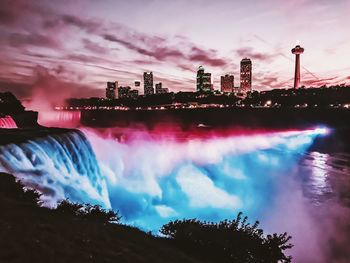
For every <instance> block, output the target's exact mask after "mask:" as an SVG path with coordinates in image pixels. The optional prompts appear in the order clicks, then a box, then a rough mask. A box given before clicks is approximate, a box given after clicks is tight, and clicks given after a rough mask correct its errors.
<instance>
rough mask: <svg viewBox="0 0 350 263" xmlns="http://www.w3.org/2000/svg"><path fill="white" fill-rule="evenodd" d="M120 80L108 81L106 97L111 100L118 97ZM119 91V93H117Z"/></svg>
mask: <svg viewBox="0 0 350 263" xmlns="http://www.w3.org/2000/svg"><path fill="white" fill-rule="evenodd" d="M117 87H118V81H116V82H110V81H109V82H107V88H106V98H107V99H110V100H114V99H116V98H118V89H117ZM116 93H117V94H116Z"/></svg>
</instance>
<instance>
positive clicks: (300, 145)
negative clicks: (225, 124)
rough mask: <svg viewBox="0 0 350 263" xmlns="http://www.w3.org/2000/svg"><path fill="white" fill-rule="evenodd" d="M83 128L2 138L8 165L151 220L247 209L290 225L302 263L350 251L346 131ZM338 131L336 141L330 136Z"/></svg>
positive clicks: (127, 217) (42, 184)
mask: <svg viewBox="0 0 350 263" xmlns="http://www.w3.org/2000/svg"><path fill="white" fill-rule="evenodd" d="M64 116H66V115H64ZM65 119H69V120H70V117H69V116H68V117H67V116H66V117H65ZM73 119H74V118H73ZM75 125H76V123H75ZM64 126H65V127H67V126H69V124H67V123H65V124H64ZM203 129H204V132H203ZM81 131H82V132H83V133H84V135H83V134H82V133H80V132H77V133H72V134H70V135H69V136H66V137H65V138H62V137H61V136H58V137H57V136H53V137H49V138H46V139H43V138H41V139H36V140H34V141H32V142H28V143H25V144H21V145H6V146H2V147H1V149H0V150H1V157H2V158H1V165H2V167H3V169H5V170H6V169H7V170H6V171H9V172H11V173H13V174H15V175H16V176H18V177H19V178H22V179H23V178H24V179H25V180H26V182H27V184H28V185H29V186H32V187H33V186H34V187H37V188H38V189H41V190H42V189H44V190H46V192H48V193H49V194H46V196H45V198H46V199H45V200H46V201H47V202H49V203H50V202H57V200H60V199H62V198H67V197H68V198H70V199H71V200H73V201H78V202H93V203H98V204H102V205H103V206H105V207H112V208H113V209H115V210H119V211H120V213H121V215H122V216H123V220H124V222H125V223H128V224H132V225H136V226H139V227H141V228H143V229H147V230H156V229H159V227H160V226H161V225H162V224H164V223H166V222H168V221H169V220H172V219H175V218H193V217H197V218H199V219H203V220H214V221H216V220H221V219H224V218H233V217H234V216H235V215H236V214H237V213H238V212H239V211H243V212H244V213H245V214H246V215H248V216H249V218H250V220H256V219H257V220H260V221H261V224H262V227H263V228H264V229H265V230H266V231H268V232H285V231H287V232H288V233H290V234H291V235H292V236H293V243H294V244H295V247H294V248H293V249H292V251H291V253H292V254H293V256H294V258H295V262H321V263H323V262H338V263H340V262H348V259H349V258H350V252H349V250H348V247H349V246H350V235H349V233H350V224H349V219H350V209H349V207H350V194H349V190H350V179H349V176H350V152H349V151H348V150H347V148H346V147H343V146H344V145H346V144H347V143H346V141H342V140H343V139H344V138H346V136H345V137H342V138H338V136H333V135H328V136H327V135H325V134H323V133H324V132H323V131H324V130H322V129H321V130H320V129H318V130H317V129H316V130H295V131H278V132H277V131H275V132H273V131H270V132H266V131H261V130H260V131H259V130H256V131H249V132H246V131H242V130H237V129H231V130H228V131H224V132H223V131H218V130H217V129H215V128H212V129H210V130H206V127H203V128H199V129H198V130H196V131H190V132H189V131H182V130H181V129H176V127H170V129H165V130H164V129H163V130H157V131H149V130H147V129H135V128H123V129H120V128H117V127H115V128H113V129H87V128H82V129H81ZM333 132H335V131H333ZM332 136H333V137H335V138H336V140H328V139H327V138H328V137H332ZM90 145H91V146H92V148H91V146H90ZM61 146H62V147H61ZM335 146H336V147H335ZM57 147H58V149H61V150H60V151H57V149H56V148H57ZM47 189H51V191H47ZM46 192H45V191H44V194H45V193H46ZM50 194H51V195H50ZM53 197H54V198H53Z"/></svg>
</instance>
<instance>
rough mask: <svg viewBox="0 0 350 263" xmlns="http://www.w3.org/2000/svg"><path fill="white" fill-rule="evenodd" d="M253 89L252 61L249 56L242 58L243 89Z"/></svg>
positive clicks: (246, 90) (244, 90)
mask: <svg viewBox="0 0 350 263" xmlns="http://www.w3.org/2000/svg"><path fill="white" fill-rule="evenodd" d="M251 90H252V61H251V60H250V59H249V58H244V59H242V60H241V91H243V92H248V91H251Z"/></svg>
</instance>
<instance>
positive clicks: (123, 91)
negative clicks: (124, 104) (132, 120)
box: [118, 86, 139, 99]
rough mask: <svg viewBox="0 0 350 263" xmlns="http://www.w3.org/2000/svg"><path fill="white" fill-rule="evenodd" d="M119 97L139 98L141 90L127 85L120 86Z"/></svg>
mask: <svg viewBox="0 0 350 263" xmlns="http://www.w3.org/2000/svg"><path fill="white" fill-rule="evenodd" d="M118 91H119V98H120V99H125V98H130V99H137V97H138V96H139V91H138V90H136V89H131V87H129V86H126V87H119V88H118Z"/></svg>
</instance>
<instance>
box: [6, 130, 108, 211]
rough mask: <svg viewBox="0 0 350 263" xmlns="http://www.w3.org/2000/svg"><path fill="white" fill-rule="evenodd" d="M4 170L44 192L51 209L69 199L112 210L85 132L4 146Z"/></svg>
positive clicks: (53, 135)
mask: <svg viewBox="0 0 350 263" xmlns="http://www.w3.org/2000/svg"><path fill="white" fill-rule="evenodd" d="M0 171H1V172H6V173H10V174H13V175H15V176H16V177H17V178H19V179H20V180H21V182H22V183H23V184H24V185H25V186H27V187H30V188H34V189H37V190H39V191H40V192H41V193H43V196H42V199H43V201H44V203H45V204H46V205H48V206H55V205H56V204H57V202H58V201H61V200H63V199H69V200H71V201H74V202H85V203H93V204H100V205H102V206H103V207H105V208H109V207H110V203H109V199H108V192H107V188H106V183H105V180H104V178H103V177H102V175H101V171H100V168H99V166H98V163H97V161H96V158H95V155H94V153H93V151H92V149H91V146H90V143H89V142H88V141H87V139H86V137H85V136H84V134H83V133H81V132H79V131H70V132H66V133H64V134H52V135H50V136H46V137H43V138H35V139H32V140H30V141H27V142H23V143H20V144H7V145H2V146H0Z"/></svg>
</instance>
